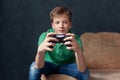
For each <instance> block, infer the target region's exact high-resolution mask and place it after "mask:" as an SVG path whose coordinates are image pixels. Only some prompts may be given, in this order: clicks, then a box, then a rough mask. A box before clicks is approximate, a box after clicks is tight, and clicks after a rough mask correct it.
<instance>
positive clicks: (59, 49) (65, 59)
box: [38, 29, 82, 66]
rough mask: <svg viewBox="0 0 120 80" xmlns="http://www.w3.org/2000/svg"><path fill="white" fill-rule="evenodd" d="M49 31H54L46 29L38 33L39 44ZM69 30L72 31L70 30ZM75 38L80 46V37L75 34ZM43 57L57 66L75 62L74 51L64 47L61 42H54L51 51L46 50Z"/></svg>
mask: <svg viewBox="0 0 120 80" xmlns="http://www.w3.org/2000/svg"><path fill="white" fill-rule="evenodd" d="M50 32H54V30H53V29H48V31H47V32H43V33H42V34H41V35H40V37H39V41H38V45H40V44H41V43H42V42H43V41H44V39H45V37H46V35H47V33H50ZM69 32H70V33H72V32H71V31H69ZM74 34H75V33H74ZM75 39H76V40H77V42H78V44H79V45H80V47H81V48H82V42H81V40H80V37H79V36H77V35H76V34H75ZM44 59H45V61H47V62H51V63H54V64H56V65H58V66H61V65H64V64H69V63H75V62H76V59H75V55H74V51H73V50H68V49H66V46H65V45H64V44H63V43H56V45H55V46H54V50H53V51H46V53H45V58H44Z"/></svg>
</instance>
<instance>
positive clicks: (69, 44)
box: [64, 41, 72, 47]
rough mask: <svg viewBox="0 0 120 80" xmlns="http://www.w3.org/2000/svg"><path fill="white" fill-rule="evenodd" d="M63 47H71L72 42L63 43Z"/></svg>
mask: <svg viewBox="0 0 120 80" xmlns="http://www.w3.org/2000/svg"><path fill="white" fill-rule="evenodd" d="M64 45H66V46H67V47H72V42H71V41H68V42H65V43H64Z"/></svg>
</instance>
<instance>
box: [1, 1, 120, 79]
mask: <svg viewBox="0 0 120 80" xmlns="http://www.w3.org/2000/svg"><path fill="white" fill-rule="evenodd" d="M59 5H60V6H61V5H62V6H66V7H68V8H69V9H70V10H71V11H72V13H73V28H72V29H73V31H74V32H76V33H77V34H78V35H81V34H82V33H84V32H102V31H106V32H120V27H119V26H120V0H0V80H28V70H29V66H30V64H31V62H32V61H33V60H34V57H35V54H36V50H37V41H38V37H39V35H40V34H41V33H42V32H43V31H46V30H47V29H48V28H50V27H51V24H50V19H49V12H50V10H51V9H52V8H54V7H55V6H59Z"/></svg>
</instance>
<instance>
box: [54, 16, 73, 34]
mask: <svg viewBox="0 0 120 80" xmlns="http://www.w3.org/2000/svg"><path fill="white" fill-rule="evenodd" d="M71 26H72V23H71V21H70V20H69V18H68V16H67V15H65V14H64V15H60V16H56V17H54V18H53V22H52V28H53V29H54V30H55V32H56V33H57V34H65V33H67V32H68V31H69V29H70V28H71Z"/></svg>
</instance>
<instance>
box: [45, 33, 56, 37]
mask: <svg viewBox="0 0 120 80" xmlns="http://www.w3.org/2000/svg"><path fill="white" fill-rule="evenodd" d="M55 34H56V33H54V32H51V33H48V34H47V37H51V36H53V35H55Z"/></svg>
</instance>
